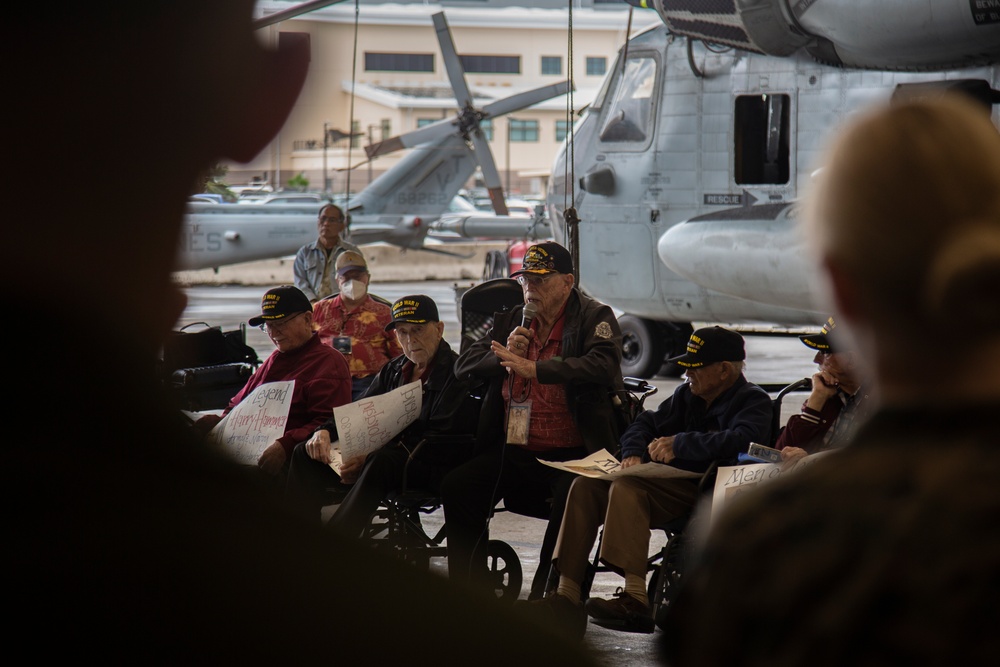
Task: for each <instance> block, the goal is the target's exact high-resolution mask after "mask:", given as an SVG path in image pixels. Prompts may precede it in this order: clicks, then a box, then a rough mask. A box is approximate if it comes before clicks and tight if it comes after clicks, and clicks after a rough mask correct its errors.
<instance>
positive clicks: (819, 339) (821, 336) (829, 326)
mask: <svg viewBox="0 0 1000 667" xmlns="http://www.w3.org/2000/svg"><path fill="white" fill-rule="evenodd" d="M836 328H837V323H836V322H834V321H833V317H832V316H831V317H830V318H828V319H827V321H826V324H824V325H823V328H822V329H820V332H819V333H818V334H806V335H805V336H799V340H801V341H802V342H803V343H805V345H806V346H807V347H811V348H812V349H814V350H818V351H820V352H829V353H831V354H832V353H834V352H838V351H839V350H838V349H837V348H836V346H835V342H836V341H835V340H834V339H835V336H833V330H834V329H836Z"/></svg>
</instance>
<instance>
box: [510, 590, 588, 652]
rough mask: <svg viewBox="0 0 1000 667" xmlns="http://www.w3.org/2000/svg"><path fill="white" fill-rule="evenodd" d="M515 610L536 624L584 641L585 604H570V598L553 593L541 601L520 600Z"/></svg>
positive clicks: (516, 603) (575, 639)
mask: <svg viewBox="0 0 1000 667" xmlns="http://www.w3.org/2000/svg"><path fill="white" fill-rule="evenodd" d="M514 609H516V610H517V611H518V612H519V613H522V614H524V615H525V616H529V617H531V618H532V619H533V620H534V621H535V622H537V623H539V624H542V625H547V626H549V627H552V628H555V629H556V630H557V631H558V632H560V633H561V634H564V635H566V636H568V637H569V638H570V639H572V640H574V641H579V640H581V639H583V634H584V633H585V632H586V631H587V612H585V611H584V610H583V604H581V603H573V602H570V600H569V598H567V597H564V596H562V595H559V594H558V593H552V594H551V595H549V596H547V597H544V598H541V599H539V600H518V601H517V602H515V603H514Z"/></svg>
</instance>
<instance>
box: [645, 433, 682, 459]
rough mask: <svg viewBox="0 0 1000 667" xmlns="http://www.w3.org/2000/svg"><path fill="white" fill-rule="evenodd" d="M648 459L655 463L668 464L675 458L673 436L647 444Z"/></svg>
mask: <svg viewBox="0 0 1000 667" xmlns="http://www.w3.org/2000/svg"><path fill="white" fill-rule="evenodd" d="M648 449H649V458H651V459H653V460H654V461H656V462H657V463H670V462H671V461H673V460H674V458H676V457H675V456H674V436H672V435H668V436H666V437H664V438H656V439H655V440H653V442H651V443H649V447H648Z"/></svg>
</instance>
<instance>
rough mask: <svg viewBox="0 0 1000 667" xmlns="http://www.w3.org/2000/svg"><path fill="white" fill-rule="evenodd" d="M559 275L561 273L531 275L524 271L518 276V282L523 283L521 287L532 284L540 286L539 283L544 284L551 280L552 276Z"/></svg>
mask: <svg viewBox="0 0 1000 667" xmlns="http://www.w3.org/2000/svg"><path fill="white" fill-rule="evenodd" d="M558 275H559V274H558V273H550V274H548V275H544V276H531V275H528V274H525V273H522V274H521V275H519V276H518V277H517V282H518V283H520V284H521V287H524V286H525V285H531V286H532V287H538V286H539V285H544V284H545V283H547V282H548V281H549V280H551V279H552V278H555V277H556V276H558Z"/></svg>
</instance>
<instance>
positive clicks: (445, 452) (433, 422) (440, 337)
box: [288, 294, 479, 537]
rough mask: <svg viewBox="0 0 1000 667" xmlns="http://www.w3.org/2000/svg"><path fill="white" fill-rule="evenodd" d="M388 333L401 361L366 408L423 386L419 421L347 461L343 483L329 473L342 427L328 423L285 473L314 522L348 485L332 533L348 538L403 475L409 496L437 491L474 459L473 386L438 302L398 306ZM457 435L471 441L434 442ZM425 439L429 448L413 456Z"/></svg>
mask: <svg viewBox="0 0 1000 667" xmlns="http://www.w3.org/2000/svg"><path fill="white" fill-rule="evenodd" d="M385 331H386V332H387V333H388V334H389V335H394V336H395V337H396V339H397V340H398V341H399V345H400V346H401V347H402V350H403V353H402V354H401V355H399V356H398V357H396V358H395V359H392V360H391V361H389V362H388V363H386V364H385V365H384V366H382V368H381V370H379V372H378V373H377V374H376V375H375V379H374V380H373V381H372V383H371V385H370V386H369V387H368V389H367V391H366V392H365V394H364V396H363V397H362V400H364V398H366V397H370V396H378V395H380V394H385V393H388V392H390V391H392V390H394V389H398V388H399V387H402V386H404V385H406V384H409V383H411V382H414V381H417V380H419V381H420V383H421V389H422V392H423V394H422V400H421V405H420V416H419V417H418V418H417V419H416V421H414V422H413V423H412V424H410V425H409V426H407V427H406V428H405V429H404V430H403V432H402V433H400V434H399V436H398V437H397V438H396V440H394V441H393V442H390V443H388V444H386V445H384V446H383V447H382V448H380V449H379V450H377V451H375V452H373V453H371V454H369V455H368V456H367V457H358V458H356V459H353V460H347V461H344V465H343V467H342V468H341V470H340V476H339V477H338V475H337V473H336V472H334V471H333V469H332V468H331V467H330V465H329V464H330V461H331V460H332V459H331V446H332V441H334V440H336V439H337V422H336V420H335V419H333V418H330V419H329V420H327V421H326V423H324V424H322V425H321V426H320V427H319V428H318V429H317V430H316V432H315V433H314V434H313V435H312V437H311V438H309V439H308V441H306V442H303V443H302V444H300V445H298V446H297V447H296V448H295V452H294V453H293V454H292V463H291V468H290V470H289V473H288V492H289V496H290V497H291V498H292V500H294V501H297V502H298V503H299V504H300V506H301V507H302V509H303V511H304V512H306V513H307V514H309V515H310V518H312V519H315V518H318V517H319V516H320V510H321V508H322V504H323V500H324V490H325V489H326V488H329V487H331V486H334V485H336V484H338V483H340V482H343V483H344V484H345V485H350V491H349V492H348V493H347V496H346V497H345V498H344V500H343V502H341V503H340V506H339V507H338V508H337V511H336V513H334V515H333V518H332V520H331V521H330V525H331V526H332V527H333V528H336V529H338V530H341V531H343V532H344V533H345V534H348V535H350V536H351V537H358V536H360V535H361V534H362V533H363V531H364V529H365V527H366V526H368V524H369V523H370V522H371V517H372V515H373V514H374V513H375V511H376V510H377V509H378V506H379V502H380V501H381V500H382V499H384V498H385V497H386V495H387V494H388V493H389V492H390V491H395V490H399V489H400V488H402V485H403V474H404V472H403V471H404V469H405V470H406V479H407V484H408V485H409V488H418V489H424V490H428V491H437V489H438V488H439V487H440V484H441V479H442V478H443V477H444V476H445V473H447V472H448V471H449V470H451V469H452V468H454V467H455V466H456V465H458V464H459V463H462V462H464V461H466V460H468V459H469V457H470V456H471V455H472V447H471V436H472V432H473V430H474V428H475V424H476V419H477V418H478V416H479V413H478V410H477V406H476V404H475V402H474V401H473V400H472V398H471V396H470V394H469V385H468V382H467V381H466V380H464V379H459V378H458V377H456V376H455V373H454V365H455V359H456V358H457V357H458V355H457V354H455V352H454V351H453V350H452V349H451V346H450V345H448V342H447V341H446V340H444V322H442V321H441V318H440V317H439V316H438V309H437V304H435V303H434V300H433V299H431V298H430V297H429V296H426V295H424V294H412V295H409V296H404V297H402V298H400V299H397V300H396V301H395V302H394V303H393V304H392V319H391V321H390V322H388V323H387V324H386V325H385ZM453 435H465V436H469V437H467V438H465V439H461V438H448V437H437V438H435V437H434V436H453ZM424 438H427V442H425V443H424V444H423V446H422V447H421V448H420V451H419V452H416V453H415V454H414V452H415V448H416V446H417V445H418V444H419V443H420V442H421V441H422V440H423V439H424ZM410 459H412V460H410ZM408 461H409V463H407V462H408Z"/></svg>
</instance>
